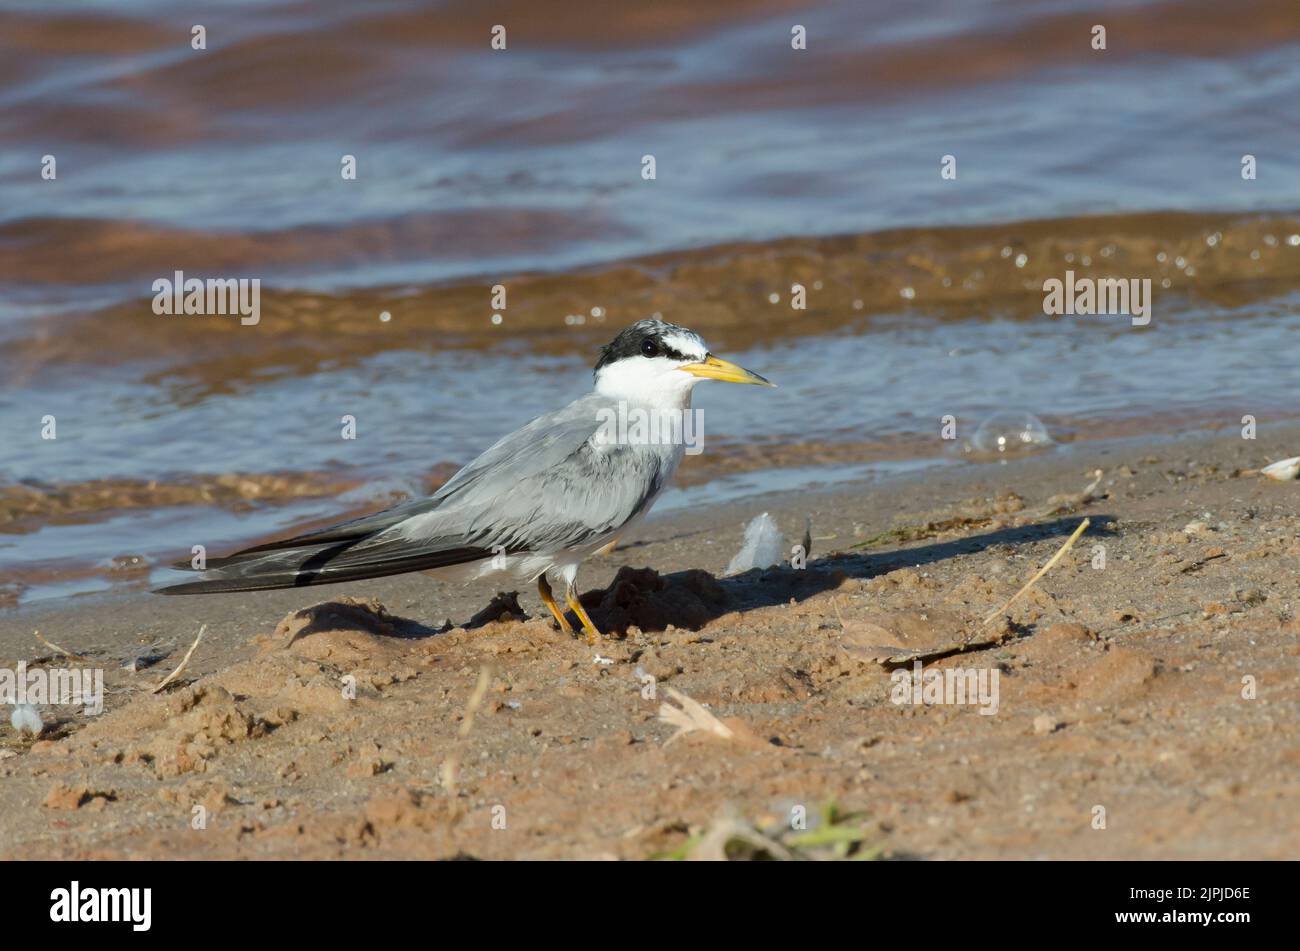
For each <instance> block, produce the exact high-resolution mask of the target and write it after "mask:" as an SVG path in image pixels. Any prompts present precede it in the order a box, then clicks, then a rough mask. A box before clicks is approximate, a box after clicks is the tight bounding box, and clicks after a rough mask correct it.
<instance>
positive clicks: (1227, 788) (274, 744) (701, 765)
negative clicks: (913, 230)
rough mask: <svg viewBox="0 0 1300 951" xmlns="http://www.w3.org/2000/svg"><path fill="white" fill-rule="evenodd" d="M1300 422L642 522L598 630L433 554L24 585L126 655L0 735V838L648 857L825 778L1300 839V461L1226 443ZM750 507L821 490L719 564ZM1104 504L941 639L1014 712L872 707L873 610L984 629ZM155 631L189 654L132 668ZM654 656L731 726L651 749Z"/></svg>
mask: <svg viewBox="0 0 1300 951" xmlns="http://www.w3.org/2000/svg"><path fill="white" fill-rule="evenodd" d="M1297 446H1300V428H1296V427H1294V426H1278V427H1272V428H1269V427H1266V428H1265V429H1263V430H1261V431H1260V433H1259V438H1258V439H1257V440H1253V441H1251V440H1243V439H1241V438H1240V435H1239V433H1238V432H1237V431H1236V430H1235V429H1234V430H1223V431H1220V432H1219V433H1218V434H1215V435H1210V436H1198V437H1195V438H1190V439H1182V440H1172V439H1171V440H1164V441H1153V440H1151V439H1149V438H1144V439H1141V440H1128V441H1123V442H1114V443H1090V444H1079V445H1076V446H1073V447H1068V448H1066V449H1064V450H1061V451H1058V452H1055V453H1052V454H1049V455H1045V456H1040V457H1035V458H1031V459H1026V460H1019V461H1015V462H1012V463H1009V464H1007V465H991V466H981V467H971V466H968V467H956V468H952V469H946V470H938V471H935V472H931V473H928V474H927V475H926V477H925V478H924V479H916V478H911V479H899V480H894V481H887V482H884V483H882V484H877V485H872V486H870V487H861V486H858V487H842V488H839V489H836V490H833V491H829V492H821V493H817V492H801V493H797V494H789V495H784V496H773V497H770V498H766V499H761V500H756V501H755V500H751V501H748V502H746V503H744V504H743V505H732V506H725V507H721V508H718V509H716V510H715V509H709V510H686V511H682V512H679V513H674V514H672V515H670V516H666V517H662V518H658V519H653V520H652V521H651V522H649V523H647V525H646V526H645V528H644V529H643V531H642V533H641V535H642V537H641V538H639V539H637V540H634V541H631V542H630V543H629V544H628V545H627V546H625V547H622V548H620V549H618V550H617V551H615V552H614V553H612V554H611V555H609V556H607V557H605V558H603V559H599V560H596V561H594V562H593V563H592V564H591V565H590V566H589V567H588V568H587V569H586V571H585V573H584V576H583V583H584V587H585V588H586V589H588V594H587V596H586V597H585V598H584V601H586V602H587V603H588V606H589V608H590V610H591V612H592V614H593V617H594V618H595V619H596V620H597V622H598V623H601V624H603V625H605V627H606V629H607V630H608V631H609V632H610V636H609V637H607V639H606V640H604V641H603V642H602V643H601V644H600V645H598V646H597V647H596V648H594V649H593V648H591V647H588V646H587V645H586V644H585V643H584V642H583V641H581V640H577V639H574V638H571V637H569V636H567V635H564V634H562V633H560V632H559V631H557V630H555V629H554V626H553V625H552V624H551V623H550V622H549V621H548V620H547V619H546V616H545V614H544V612H543V611H542V609H541V606H540V604H539V603H538V601H537V599H536V596H535V594H534V593H533V592H531V591H524V592H521V595H520V599H519V601H520V605H521V607H522V611H523V612H524V613H525V614H526V615H527V616H526V617H520V618H517V619H506V620H486V621H484V619H483V618H480V619H479V621H480V623H478V624H476V625H475V626H473V627H470V628H468V629H467V628H466V627H464V626H463V625H466V624H467V622H469V621H470V620H471V618H473V617H474V616H475V615H476V614H479V613H480V612H481V611H482V609H484V608H485V607H486V606H487V605H488V603H489V601H490V600H491V598H492V596H493V594H494V593H495V592H494V591H493V590H491V589H489V588H484V587H481V586H480V587H475V586H471V587H468V588H451V587H448V586H446V585H443V584H440V583H438V582H436V581H433V580H430V579H428V578H426V577H423V576H418V575H417V576H404V577H399V578H393V579H384V580H379V581H374V582H367V583H363V584H357V585H347V586H335V587H323V588H318V589H310V590H298V591H287V592H271V593H265V594H256V595H233V596H217V597H210V598H203V599H181V598H177V599H164V598H156V597H148V596H145V595H140V594H127V595H122V596H115V597H109V598H87V599H72V600H69V601H64V602H61V603H59V604H57V605H54V606H44V607H41V606H36V607H33V608H19V609H17V610H14V611H10V612H7V613H6V614H5V615H4V616H3V617H2V618H0V657H3V658H4V659H5V664H6V665H8V666H12V665H13V664H15V663H17V661H19V660H26V661H28V662H29V663H34V662H37V658H39V657H41V656H45V657H47V658H48V657H49V655H50V653H51V652H50V650H49V649H47V648H43V647H42V646H41V645H40V644H38V643H37V642H36V641H35V640H34V639H33V636H32V630H33V629H34V628H38V629H39V630H40V631H41V632H42V635H43V636H44V637H46V638H48V639H49V640H51V641H53V642H55V643H57V644H59V645H60V646H62V647H64V648H67V649H70V650H74V651H78V652H81V653H84V654H86V655H88V657H89V658H90V659H91V661H92V662H94V663H95V664H98V665H102V666H103V667H105V668H106V671H107V673H106V681H107V700H106V705H107V712H106V713H104V714H103V715H102V716H101V717H98V718H87V717H84V716H81V715H69V714H68V713H66V712H64V713H62V714H60V713H59V712H58V711H56V710H55V709H54V708H47V710H46V717H47V720H48V721H52V722H51V726H50V729H49V730H48V731H47V734H46V736H45V738H43V739H42V740H40V741H38V742H36V743H32V742H31V741H19V740H16V739H15V738H14V735H13V733H12V731H8V730H5V732H4V733H3V736H4V740H3V744H2V745H0V755H3V756H4V758H3V759H0V789H2V791H3V795H4V798H5V802H6V808H5V809H4V810H3V813H2V814H0V855H3V857H4V858H7V859H14V858H33V857H41V858H48V857H54V856H60V857H71V858H108V857H154V858H163V857H180V856H186V857H192V856H205V857H241V858H270V857H313V858H327V857H346V858H381V857H384V858H396V857H420V858H448V857H453V856H467V855H468V856H474V857H481V858H505V857H550V858H575V857H584V858H591V857H621V858H641V857H646V856H650V855H654V854H658V853H662V852H671V851H673V850H680V849H682V848H684V847H686V846H687V844H688V843H690V842H691V841H692V839H693V836H694V835H695V834H696V833H698V832H701V831H704V830H707V829H709V828H711V827H713V826H714V824H715V823H717V822H718V821H719V820H720V819H723V818H725V817H727V816H734V817H738V818H739V819H742V820H744V821H745V822H747V823H750V824H752V825H754V826H756V827H760V828H765V829H767V830H768V831H769V832H770V833H771V834H772V835H773V836H776V837H778V838H779V837H780V836H781V833H780V831H779V828H778V827H780V826H781V824H782V823H783V822H785V821H786V819H787V817H788V816H789V814H790V810H791V809H792V807H794V806H804V807H806V809H807V811H808V813H809V815H815V814H816V813H817V809H818V807H819V806H820V805H821V804H824V803H827V802H832V801H833V802H834V803H836V804H837V805H838V807H839V808H840V809H841V810H847V811H852V812H854V813H858V814H859V815H858V816H857V817H856V818H852V819H850V820H847V821H848V822H849V823H850V824H852V825H853V826H854V828H860V829H861V832H862V841H863V844H864V845H866V846H870V847H879V848H880V849H881V854H882V855H883V856H885V857H920V858H958V857H961V858H976V857H980V858H989V857H1031V858H1040V857H1054V858H1065V857H1072V858H1101V857H1118V858H1137V857H1148V858H1173V857H1189V858H1209V857H1233V858H1286V857H1294V856H1295V855H1296V854H1297V851H1298V850H1300V818H1297V817H1300V808H1298V806H1300V743H1298V741H1297V737H1296V733H1295V730H1294V724H1295V722H1296V717H1297V713H1298V712H1300V711H1298V710H1297V705H1298V704H1297V700H1296V694H1295V690H1294V684H1295V683H1296V678H1297V675H1300V627H1298V626H1297V620H1296V617H1295V603H1296V594H1297V592H1296V578H1297V575H1296V570H1295V569H1296V564H1297V557H1298V556H1300V514H1298V513H1297V504H1296V500H1297V496H1296V492H1297V491H1300V484H1298V483H1295V482H1290V483H1279V482H1273V481H1270V480H1267V479H1263V478H1260V477H1258V476H1254V475H1249V474H1243V473H1242V470H1250V469H1254V468H1258V467H1259V466H1261V465H1263V464H1265V463H1266V462H1268V461H1271V460H1274V459H1277V458H1280V457H1284V456H1289V455H1294V454H1295V453H1296V451H1297V448H1296V447H1297ZM1096 469H1101V470H1102V473H1103V475H1102V478H1101V481H1100V482H1099V483H1098V485H1097V488H1096V489H1095V490H1094V497H1093V498H1092V499H1090V500H1085V499H1083V498H1081V496H1080V493H1081V490H1082V489H1083V488H1084V487H1085V486H1086V485H1088V484H1089V483H1090V482H1091V481H1092V480H1093V475H1092V473H1093V472H1094V471H1095V470H1096ZM762 510H766V511H769V512H770V513H772V514H773V516H774V517H775V518H776V520H777V522H778V524H779V525H780V526H781V528H782V530H783V531H784V532H785V533H786V535H787V536H788V537H789V538H790V539H791V540H793V539H795V538H797V537H798V536H800V535H802V533H803V523H804V519H805V517H808V518H810V519H811V522H812V536H813V555H812V558H811V560H810V561H809V562H808V564H807V567H806V568H805V569H803V570H794V569H792V568H791V567H789V566H786V567H783V568H779V569H772V570H768V571H762V572H751V573H749V574H746V575H742V576H740V577H737V578H720V577H719V575H720V574H721V572H722V571H723V569H724V567H725V566H726V564H727V562H728V560H729V559H730V558H731V556H732V554H734V552H735V550H736V549H737V547H738V544H739V540H740V537H741V533H742V530H743V527H744V524H745V523H746V521H747V520H748V519H749V518H750V517H752V516H753V515H755V514H757V512H759V511H762ZM1084 516H1086V517H1088V518H1089V519H1090V520H1091V525H1092V527H1091V529H1090V530H1089V531H1088V533H1087V534H1086V535H1085V536H1084V537H1083V538H1082V539H1081V540H1080V541H1079V542H1078V544H1077V545H1076V546H1075V548H1074V549H1073V550H1072V551H1071V552H1070V553H1069V554H1068V555H1067V556H1066V557H1065V558H1064V559H1063V560H1062V562H1061V563H1059V564H1058V565H1056V566H1055V568H1053V569H1052V571H1051V572H1049V573H1048V574H1047V576H1046V577H1045V578H1044V579H1043V580H1041V581H1040V582H1039V583H1038V584H1037V585H1036V586H1035V587H1034V588H1033V589H1031V591H1030V592H1029V594H1028V595H1026V596H1025V598H1024V599H1023V600H1021V601H1019V602H1018V603H1017V604H1015V605H1013V607H1012V608H1011V609H1010V610H1008V611H1007V612H1006V614H1005V616H1003V617H1001V618H1000V619H998V620H995V621H994V623H993V624H992V625H990V626H989V630H991V631H993V632H995V633H996V634H997V635H998V637H999V639H1000V643H998V644H996V645H994V646H991V647H986V648H982V649H975V650H971V651H968V652H964V653H956V654H953V655H951V656H948V657H946V658H944V659H941V660H938V661H936V662H935V663H936V664H937V666H938V667H939V668H940V669H943V668H947V667H951V666H954V665H957V666H964V667H969V668H986V669H987V668H994V667H995V668H997V670H998V671H999V675H1000V699H999V706H998V712H997V714H996V715H992V716H986V715H981V714H980V712H979V709H978V707H976V706H969V705H968V706H944V705H930V706H912V705H906V706H899V705H895V704H894V703H892V702H890V699H889V696H890V688H891V686H892V685H891V681H890V676H889V672H888V671H887V670H886V669H885V668H884V667H882V666H881V665H880V664H878V663H875V662H872V661H870V660H868V659H865V658H864V656H863V652H862V650H861V649H860V647H861V644H862V638H863V636H864V635H863V632H864V631H868V632H869V631H872V630H876V629H872V628H866V627H864V626H863V625H865V624H867V623H868V622H870V623H876V624H880V625H881V626H882V627H884V628H886V629H887V630H888V631H893V632H894V633H898V632H900V631H906V632H907V633H908V636H910V637H916V636H920V637H925V636H927V635H932V636H934V637H935V638H936V639H938V640H943V639H944V638H947V639H949V640H951V639H952V638H953V636H954V635H957V636H960V635H962V634H963V633H965V634H970V632H972V631H975V630H977V629H979V628H980V626H979V623H978V622H979V620H980V619H982V618H983V617H984V615H985V614H986V613H989V612H992V611H995V609H997V608H998V607H999V605H1001V604H1002V603H1003V602H1005V601H1006V599H1007V598H1008V597H1010V596H1011V595H1012V594H1013V593H1014V592H1015V591H1016V590H1017V589H1018V588H1019V587H1020V586H1021V585H1022V584H1023V583H1024V582H1025V581H1026V580H1028V578H1029V577H1030V576H1032V575H1033V573H1034V572H1035V570H1036V569H1037V568H1038V567H1039V566H1041V565H1042V564H1044V563H1045V562H1046V561H1047V560H1048V559H1049V558H1050V557H1051V555H1052V554H1053V553H1054V552H1055V551H1056V550H1057V549H1058V548H1059V547H1060V546H1061V544H1062V543H1063V541H1064V540H1065V538H1066V537H1067V536H1068V535H1069V534H1070V533H1071V532H1072V531H1073V530H1074V528H1075V527H1076V526H1077V524H1078V523H1079V520H1080V519H1081V518H1082V517H1084ZM898 539H908V540H907V541H905V542H901V543H900V542H899V541H898ZM864 543H865V547H857V548H855V547H854V546H855V545H858V546H862V545H864ZM1099 544H1101V545H1104V546H1105V549H1106V563H1105V567H1104V568H1103V569H1097V568H1094V567H1093V559H1094V558H1095V553H1096V549H1095V546H1096V545H1099ZM650 570H652V571H653V572H654V574H652V573H650ZM611 583H612V584H611ZM344 598H353V599H366V602H367V603H364V604H355V603H348V602H344V601H343V600H342V599H344ZM836 601H838V606H839V613H840V614H842V615H843V617H844V619H845V621H846V622H847V624H848V626H849V629H848V630H845V629H844V628H843V627H841V624H840V621H839V620H838V619H837V612H836V606H835V603H834V602H836ZM321 602H327V603H328V604H330V605H332V606H327V607H324V608H317V609H314V611H310V612H309V613H308V614H307V615H303V616H300V617H298V618H296V619H290V620H289V621H288V623H285V624H281V622H282V621H284V620H285V619H286V616H287V615H289V614H291V613H292V612H296V611H298V610H299V609H303V608H307V607H308V606H310V605H314V604H320V603H321ZM201 624H206V626H207V633H206V635H205V637H204V639H203V641H202V643H201V644H200V646H199V648H198V649H197V650H196V651H195V654H194V656H193V658H192V660H191V661H190V664H189V665H188V667H187V668H186V670H185V671H184V672H183V673H182V675H181V677H180V678H179V679H178V683H177V684H176V685H175V686H174V687H171V688H168V689H167V690H166V691H164V692H163V693H161V694H158V695H152V694H150V693H149V692H148V690H147V689H146V688H147V687H148V686H149V685H152V684H154V683H157V682H158V681H159V680H161V679H162V677H163V676H164V675H165V673H166V672H168V671H170V670H171V669H172V668H173V667H174V666H175V665H176V663H177V662H178V660H179V658H180V656H181V654H183V653H184V651H185V649H186V648H187V647H188V645H189V643H190V642H191V640H192V638H193V636H194V634H195V632H196V631H197V629H198V627H199V626H200V625H201ZM918 632H919V634H918ZM867 639H868V640H870V635H867ZM155 642H160V643H162V644H164V645H167V646H170V647H171V648H172V650H173V653H172V654H171V656H170V657H168V658H167V659H166V660H163V661H162V662H161V663H159V664H158V665H156V666H155V667H152V668H150V669H148V670H146V671H141V672H139V673H134V674H133V673H128V672H126V671H124V670H122V669H120V667H119V664H120V662H121V660H122V659H123V658H124V657H126V656H128V655H129V654H130V653H131V651H132V650H134V649H138V648H139V647H141V646H142V645H146V644H153V643H155ZM854 645H858V648H859V649H857V650H855V649H854ZM597 654H599V655H600V657H601V658H604V659H606V660H608V661H609V662H608V663H604V662H596V661H595V658H596V655H597ZM46 663H50V661H49V660H48V659H47V661H46ZM484 670H487V671H488V674H487V675H486V676H487V687H486V692H485V693H483V694H482V695H481V697H480V699H479V702H478V703H477V705H476V704H475V703H474V702H473V700H472V698H473V697H474V695H475V693H476V689H475V688H476V684H477V683H478V681H479V678H480V676H481V672H482V671H484ZM646 674H648V675H650V676H653V677H654V678H655V689H656V693H657V695H656V697H655V698H654V699H647V698H646V697H644V696H643V689H644V686H645V683H644V680H643V679H642V678H643V676H644V675H646ZM347 677H352V678H355V683H356V698H355V699H347V698H345V697H344V695H343V689H342V685H343V684H344V683H345V679H344V678H347ZM1245 677H1250V678H1253V682H1254V684H1255V690H1256V693H1255V695H1254V698H1253V699H1246V698H1244V697H1243V678H1245ZM669 688H673V689H676V690H679V691H681V692H682V693H683V694H685V695H686V696H689V697H691V698H694V699H695V700H697V701H699V702H700V703H703V704H706V705H708V707H709V708H710V709H711V710H712V712H713V713H715V714H716V715H717V716H718V717H721V718H722V719H723V722H724V723H727V724H730V726H731V728H732V735H731V738H730V739H721V738H716V737H704V736H701V735H693V736H687V737H684V738H682V739H679V740H677V741H675V742H672V743H671V744H669V743H668V742H667V741H668V740H669V738H670V737H671V736H672V735H673V733H674V732H675V730H674V728H673V727H671V726H669V725H668V724H666V723H664V722H661V721H660V720H659V719H657V716H656V714H657V711H658V709H659V705H660V703H662V702H664V701H666V700H668V699H669V693H668V690H669ZM467 709H468V710H470V711H472V713H471V716H470V717H469V718H466V717H465V714H466V712H467ZM196 806H200V807H202V808H203V810H204V811H205V812H204V815H206V828H203V829H196V828H192V825H191V823H192V820H193V818H194V816H195V815H196V814H197V813H196V812H195V807H196ZM1099 806H1100V807H1103V808H1104V810H1105V817H1106V823H1105V828H1104V829H1099V828H1094V824H1095V817H1096V816H1097V811H1096V810H1097V807H1099ZM502 825H504V828H502V827H501V826H502ZM691 848H700V846H698V845H697V846H692V847H691ZM688 850H689V849H688Z"/></svg>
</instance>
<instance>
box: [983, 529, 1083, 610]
mask: <svg viewBox="0 0 1300 951" xmlns="http://www.w3.org/2000/svg"><path fill="white" fill-rule="evenodd" d="M1089 524H1090V523H1089V521H1088V519H1086V518H1085V519H1084V520H1083V521H1082V522H1080V523H1079V527H1078V528H1076V529H1075V530H1074V534H1073V535H1071V536H1070V538H1069V540H1067V541H1066V543H1065V544H1064V545H1062V546H1061V550H1060V551H1058V552H1057V553H1056V554H1055V555H1053V556H1052V557H1051V560H1049V561H1048V562H1047V564H1045V565H1043V567H1041V568H1039V569H1038V574H1036V575H1034V576H1033V577H1032V578H1030V579H1029V581H1028V583H1027V584H1026V585H1025V586H1024V587H1023V588H1021V589H1020V590H1019V591H1017V592H1016V593H1015V594H1013V595H1012V596H1011V598H1010V600H1008V601H1007V603H1006V604H1004V605H1002V607H1000V608H998V609H997V610H996V611H994V612H993V613H992V614H990V615H989V616H988V617H986V618H985V619H984V623H985V624H988V623H989V622H990V621H992V620H993V619H994V618H995V617H997V616H998V615H999V614H1002V613H1003V612H1005V611H1006V609H1007V608H1009V607H1011V605H1012V604H1014V603H1015V602H1016V600H1017V599H1019V597H1020V596H1021V595H1022V594H1024V593H1025V592H1026V591H1028V590H1029V589H1030V588H1032V587H1033V586H1034V582H1036V581H1037V580H1038V579H1039V578H1041V577H1042V576H1043V575H1045V574H1047V572H1048V571H1050V570H1051V568H1052V565H1054V564H1056V563H1057V562H1058V561H1060V560H1061V556H1062V555H1064V554H1065V553H1066V552H1067V551H1069V550H1070V548H1071V546H1073V545H1074V543H1075V542H1076V541H1078V539H1079V536H1080V535H1082V534H1083V532H1084V529H1086V528H1087V527H1088V525H1089Z"/></svg>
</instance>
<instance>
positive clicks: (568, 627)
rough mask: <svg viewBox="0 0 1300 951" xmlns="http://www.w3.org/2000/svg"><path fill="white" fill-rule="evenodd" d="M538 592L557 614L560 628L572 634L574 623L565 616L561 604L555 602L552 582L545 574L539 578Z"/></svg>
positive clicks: (543, 601) (556, 618)
mask: <svg viewBox="0 0 1300 951" xmlns="http://www.w3.org/2000/svg"><path fill="white" fill-rule="evenodd" d="M537 593H538V594H540V595H541V596H542V603H543V604H545V605H546V606H547V607H548V608H550V609H551V613H552V614H553V615H555V620H557V621H559V622H560V630H562V631H563V632H564V633H565V634H572V633H573V625H572V624H570V623H569V619H568V618H566V617H565V616H564V612H563V611H561V610H560V606H559V605H558V604H556V603H555V595H553V594H552V593H551V583H550V582H549V581H547V580H546V575H545V574H541V575H539V576H538V578H537ZM579 617H581V615H579Z"/></svg>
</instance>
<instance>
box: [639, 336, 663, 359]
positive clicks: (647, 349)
mask: <svg viewBox="0 0 1300 951" xmlns="http://www.w3.org/2000/svg"><path fill="white" fill-rule="evenodd" d="M641 353H642V354H644V355H645V356H647V357H657V356H659V344H657V343H655V342H654V341H653V340H642V341H641Z"/></svg>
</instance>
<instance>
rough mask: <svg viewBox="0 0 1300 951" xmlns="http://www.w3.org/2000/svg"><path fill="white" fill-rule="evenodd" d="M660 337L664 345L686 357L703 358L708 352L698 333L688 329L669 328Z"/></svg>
mask: <svg viewBox="0 0 1300 951" xmlns="http://www.w3.org/2000/svg"><path fill="white" fill-rule="evenodd" d="M661 339H662V340H663V342H664V345H665V346H667V347H670V348H671V349H673V350H676V351H677V352H678V353H680V354H684V355H685V356H688V357H693V358H696V359H700V360H703V359H704V358H705V357H706V356H708V353H709V348H708V347H707V346H706V345H705V343H704V340H703V339H702V338H701V337H700V335H699V334H697V333H694V332H693V331H690V330H680V329H674V330H670V331H668V332H667V333H665V334H663V336H662V337H661Z"/></svg>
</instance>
